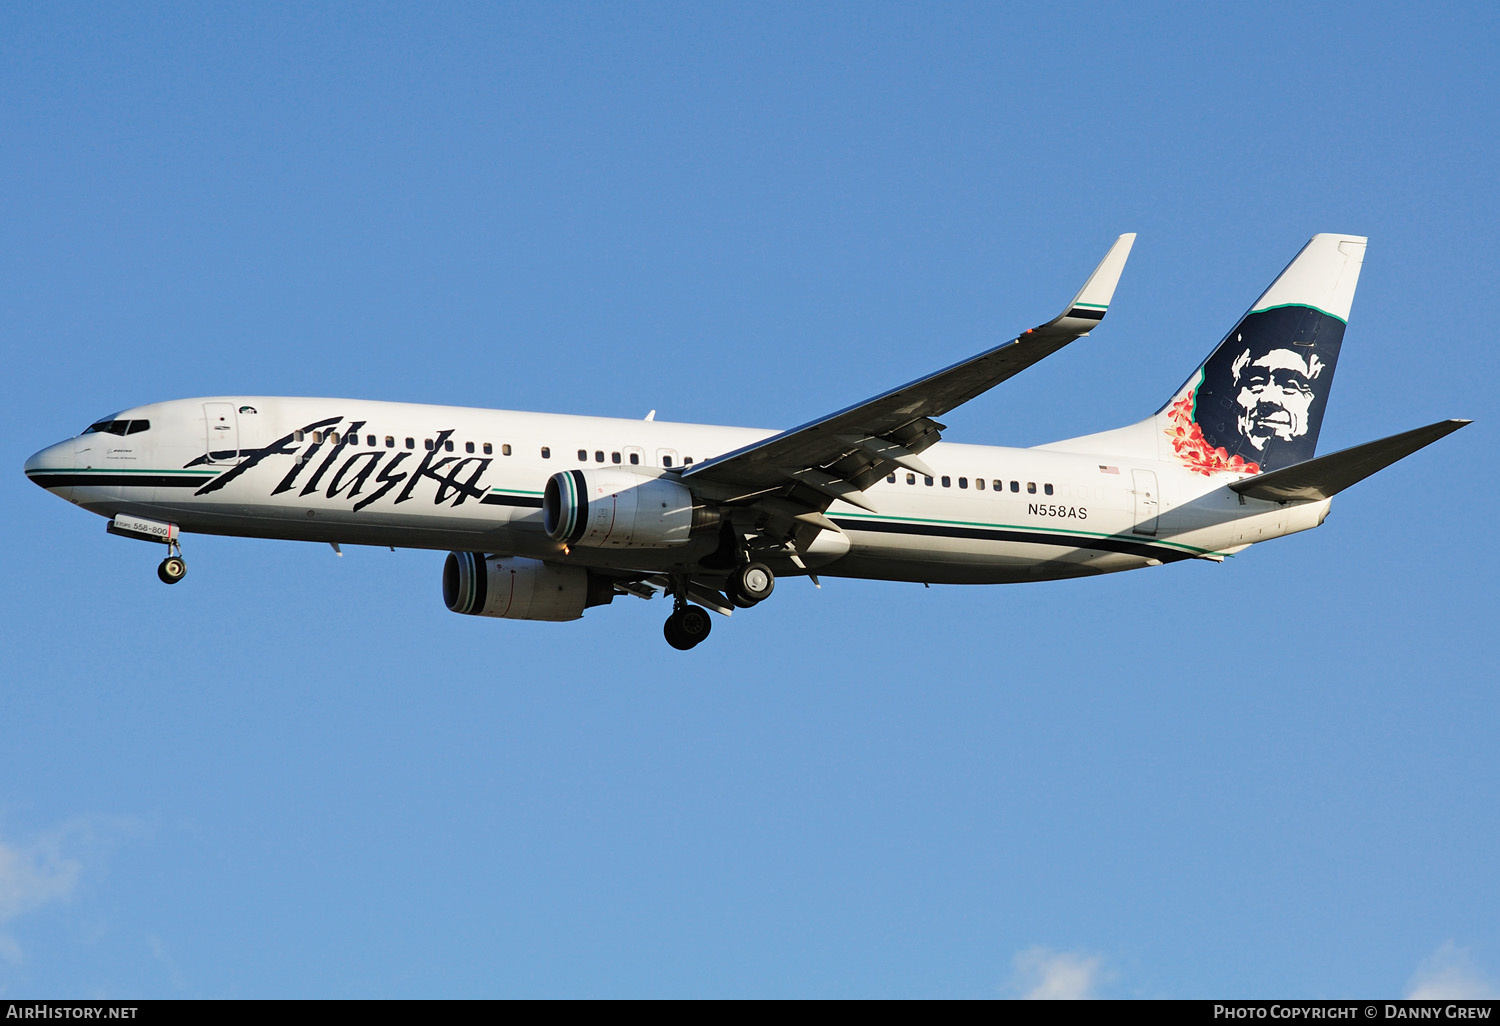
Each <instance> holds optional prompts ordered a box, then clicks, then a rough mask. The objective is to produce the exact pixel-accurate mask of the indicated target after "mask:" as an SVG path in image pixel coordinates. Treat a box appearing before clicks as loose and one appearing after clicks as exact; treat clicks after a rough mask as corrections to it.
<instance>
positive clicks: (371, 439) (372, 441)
mask: <svg viewBox="0 0 1500 1026" xmlns="http://www.w3.org/2000/svg"><path fill="white" fill-rule="evenodd" d="M365 444H366V445H368V446H369V447H370V448H372V449H373V448H375V436H374V435H365Z"/></svg>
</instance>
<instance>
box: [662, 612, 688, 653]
mask: <svg viewBox="0 0 1500 1026" xmlns="http://www.w3.org/2000/svg"><path fill="white" fill-rule="evenodd" d="M661 633H662V636H663V637H665V638H666V639H667V644H668V645H671V646H672V647H673V648H675V649H677V651H679V652H686V651H687V650H688V649H690V648H692V647H693V643H692V642H691V641H688V640H687V639H686V638H684V637H683V636H682V634H681V633H680V632H679V631H678V630H677V618H676V617H675V616H669V617H667V622H666V623H664V624H662V628H661Z"/></svg>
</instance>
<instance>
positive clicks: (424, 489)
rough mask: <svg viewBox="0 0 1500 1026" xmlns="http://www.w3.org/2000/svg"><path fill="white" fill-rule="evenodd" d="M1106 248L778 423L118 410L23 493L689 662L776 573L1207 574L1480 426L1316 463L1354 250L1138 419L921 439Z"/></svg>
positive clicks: (1301, 275)
mask: <svg viewBox="0 0 1500 1026" xmlns="http://www.w3.org/2000/svg"><path fill="white" fill-rule="evenodd" d="M1134 241H1135V236H1134V235H1133V234H1127V235H1121V236H1120V237H1119V238H1118V239H1117V240H1116V241H1115V243H1114V244H1113V245H1112V246H1111V247H1110V249H1109V251H1108V252H1107V253H1106V254H1105V257H1104V259H1103V261H1102V262H1101V263H1100V264H1099V266H1098V267H1097V268H1096V269H1095V270H1094V272H1093V274H1091V275H1090V276H1089V278H1088V280H1087V281H1086V282H1085V283H1084V285H1083V288H1082V289H1080V290H1079V292H1078V294H1077V295H1076V296H1075V297H1074V298H1073V300H1072V302H1070V303H1069V304H1068V305H1067V306H1066V307H1064V309H1063V312H1062V313H1061V314H1059V315H1058V316H1056V317H1054V318H1053V319H1052V320H1050V321H1047V322H1046V323H1044V324H1041V325H1039V326H1037V327H1034V328H1031V329H1030V330H1028V331H1026V332H1024V333H1022V334H1021V335H1019V336H1018V337H1016V338H1014V339H1012V340H1010V341H1009V342H1006V343H1004V344H1003V345H999V346H996V347H994V348H992V349H989V350H986V351H985V352H982V353H979V354H978V355H976V356H973V357H970V358H969V359H966V360H963V361H961V362H959V363H956V364H953V365H952V366H950V367H947V368H945V369H943V370H940V371H937V372H936V373H933V374H929V375H927V376H925V377H922V378H918V379H917V380H915V381H912V382H910V383H908V384H905V385H902V386H900V387H899V388H894V389H891V390H890V391H887V392H884V393H882V394H880V395H877V396H875V397H873V398H870V399H867V400H865V401H864V402H860V403H856V404H855V405H853V406H849V407H846V408H845V409H842V410H839V411H837V412H835V413H830V414H828V415H827V416H824V417H820V418H818V419H816V420H812V421H809V422H807V423H806V424H803V425H801V426H800V427H794V428H791V429H789V430H784V431H771V430H756V429H750V428H736V427H720V426H714V425H701V424H677V423H668V422H664V421H657V420H655V419H654V417H655V411H654V410H653V411H652V413H651V414H650V415H648V416H647V417H646V418H645V419H644V420H624V419H610V418H602V417H588V416H567V415H558V414H546V413H519V412H511V411H505V410H483V409H470V408H459V407H449V406H429V405H415V404H406V403H392V402H370V401H362V400H354V399H317V398H270V397H264V396H218V397H209V398H196V399H179V400H173V401H169V402H162V403H153V404H150V405H146V406H137V407H132V408H130V409H127V410H122V411H120V412H119V413H112V414H110V415H109V416H108V417H105V418H103V419H101V420H97V421H94V422H93V423H92V424H91V425H90V426H89V427H88V429H87V430H86V431H84V432H83V433H82V434H80V435H78V436H77V437H74V438H70V439H67V440H66V441H62V442H58V443H57V444H55V445H52V446H49V447H47V448H45V449H42V450H41V451H40V452H37V453H36V454H35V455H33V456H32V457H31V458H30V459H29V460H27V461H26V467H25V471H26V475H27V477H28V478H30V479H31V480H32V481H35V482H36V483H37V484H38V485H40V486H41V487H43V488H45V489H47V490H48V491H51V492H53V493H55V494H56V495H58V496H59V497H61V498H63V499H66V500H68V501H70V502H72V503H74V504H76V505H78V506H81V507H83V508H84V509H86V510H88V511H90V512H92V513H97V514H99V515H100V516H103V517H105V518H107V519H108V521H109V522H108V524H107V525H106V526H107V530H109V531H110V532H112V533H114V534H117V535H121V536H124V537H129V538H138V539H145V540H149V541H154V542H156V543H158V544H164V545H165V546H166V558H165V559H163V560H162V562H161V564H160V566H159V567H158V569H157V574H158V576H159V577H160V578H161V580H162V581H164V582H166V583H168V584H175V583H177V582H179V581H181V580H182V579H183V577H184V575H185V574H186V572H187V564H186V563H185V562H184V560H183V558H182V547H181V541H180V539H181V536H182V535H183V534H184V533H192V532H197V533H203V534H219V535H238V536H246V537H256V538H280V539H291V540H300V541H313V542H323V543H329V544H331V545H332V546H333V548H334V549H335V551H338V552H339V553H340V554H342V549H341V548H340V546H341V545H344V544H360V545H385V546H390V547H391V548H393V549H394V548H395V547H396V546H403V547H413V548H423V549H436V550H443V549H447V550H449V552H448V555H447V557H446V560H445V562H444V564H443V570H442V592H443V600H444V602H445V604H446V605H447V607H448V608H449V609H450V610H452V611H453V612H455V613H465V614H470V615H475V616H487V617H502V618H510V619H523V620H554V621H566V620H575V619H578V618H579V617H581V616H582V615H583V612H584V610H585V609H588V608H591V607H593V606H598V605H606V604H608V603H610V602H612V601H613V600H614V598H615V597H616V596H621V595H633V596H638V597H641V598H651V597H654V596H656V595H658V594H660V595H668V596H670V597H671V599H672V604H673V609H672V613H671V615H670V616H669V617H668V618H667V621H666V624H665V626H664V628H663V633H664V635H665V637H666V640H667V642H668V643H669V644H670V645H672V647H674V648H676V649H681V650H686V649H691V648H693V647H694V646H696V645H698V644H699V643H700V642H702V641H703V640H704V639H705V638H706V637H708V634H709V631H710V629H711V628H712V621H711V618H710V616H709V611H710V610H711V611H713V612H716V613H720V614H725V615H728V614H730V613H731V612H732V611H733V610H734V609H735V608H741V609H748V608H750V607H753V606H755V605H758V604H759V603H761V602H763V601H765V600H766V599H767V598H769V597H770V596H771V593H772V591H773V589H774V588H775V586H776V581H777V579H778V578H779V577H806V578H809V579H810V580H811V581H812V583H814V584H817V585H819V586H820V587H821V583H820V576H827V577H853V578H867V579H880V580H891V581H910V582H920V583H926V584H938V583H948V584H994V583H1013V582H1024V581H1048V580H1057V579H1061V578H1073V577H1086V576H1092V575H1095V574H1103V573H1114V572H1117V571H1121V570H1132V569H1137V568H1142V567H1151V566H1159V565H1161V564H1164V563H1172V562H1177V561H1180V560H1186V559H1206V560H1212V561H1217V562H1222V561H1223V560H1224V559H1225V557H1227V556H1230V555H1233V554H1235V553H1237V552H1240V551H1242V550H1244V549H1245V548H1247V547H1249V546H1250V545H1253V544H1255V543H1257V542H1262V541H1267V540H1269V539H1272V538H1279V537H1282V536H1284V535H1288V534H1293V533H1295V532H1298V531H1304V530H1307V529H1309V528H1313V527H1317V526H1318V525H1320V524H1321V523H1322V522H1323V520H1324V518H1325V517H1326V516H1327V514H1328V510H1329V506H1330V500H1331V499H1332V497H1333V496H1334V495H1336V494H1337V493H1338V492H1340V491H1342V490H1343V489H1345V488H1347V487H1349V486H1350V485H1353V484H1355V483H1357V482H1358V481H1361V480H1363V479H1364V478H1366V477H1368V476H1370V475H1371V474H1373V473H1375V472H1376V471H1379V470H1381V469H1383V468H1385V467H1387V466H1389V465H1390V464H1392V463H1394V462H1396V461H1397V460H1399V459H1402V458H1403V457H1405V456H1408V455H1410V454H1411V453H1413V452H1415V451H1417V450H1418V449H1420V448H1422V447H1423V446H1426V445H1428V444H1430V443H1432V442H1434V441H1436V440H1437V439H1439V438H1442V437H1443V436H1445V435H1447V434H1449V433H1451V432H1453V431H1456V430H1457V429H1458V428H1460V427H1463V426H1464V425H1465V424H1467V423H1469V421H1467V420H1444V421H1439V422H1437V423H1435V424H1430V425H1427V426H1426V427H1420V428H1416V429H1414V430H1410V431H1405V432H1402V433H1401V434H1396V435H1392V436H1390V437H1387V438H1383V439H1380V440H1378V441H1374V442H1369V443H1366V444H1364V445H1358V446H1355V447H1353V448H1350V449H1345V450H1342V451H1340V452H1335V453H1332V454H1329V455H1324V456H1317V455H1316V454H1315V449H1316V445H1317V440H1318V433H1319V430H1320V428H1321V426H1322V421H1323V414H1324V411H1325V408H1326V404H1327V398H1328V391H1329V386H1330V384H1331V383H1332V380H1333V375H1334V370H1335V368H1336V366H1337V362H1338V355H1339V349H1340V346H1341V344H1342V342H1343V337H1344V331H1345V327H1346V325H1347V322H1348V318H1349V308H1350V305H1351V303H1352V301H1353V297H1354V290H1355V285H1356V284H1357V282H1358V279H1359V272H1360V268H1361V265H1362V264H1363V261H1364V254H1365V245H1366V240H1365V239H1364V238H1362V237H1359V236H1353V235H1333V234H1320V235H1315V236H1314V237H1313V238H1312V239H1311V240H1310V241H1309V242H1308V243H1307V244H1306V245H1305V246H1304V247H1303V248H1302V250H1301V251H1300V252H1299V253H1298V254H1297V256H1296V257H1295V258H1294V259H1293V260H1292V262H1291V263H1290V264H1289V265H1288V266H1287V267H1286V269H1285V270H1284V271H1282V273H1281V274H1280V275H1279V276H1278V277H1277V278H1276V279H1275V280H1274V281H1273V282H1272V284H1271V286H1270V287H1269V288H1268V289H1266V291H1265V292H1264V293H1263V294H1262V295H1261V297H1260V298H1259V299H1258V300H1257V301H1256V302H1255V303H1254V304H1253V305H1252V306H1251V307H1250V309H1249V311H1248V312H1246V313H1245V314H1244V316H1243V317H1241V318H1240V320H1239V321H1238V322H1237V323H1236V324H1235V326H1234V327H1233V328H1232V329H1231V330H1230V331H1229V333H1228V334H1227V335H1226V336H1224V338H1223V340H1222V341H1221V342H1220V343H1219V344H1218V346H1216V347H1215V348H1214V350H1213V351H1212V352H1211V353H1210V354H1209V356H1208V358H1207V359H1206V360H1204V361H1203V362H1202V363H1200V364H1198V365H1197V367H1196V369H1195V370H1194V371H1193V372H1192V374H1190V375H1189V376H1188V379H1187V381H1186V382H1184V383H1183V385H1182V386H1181V387H1180V388H1179V389H1178V390H1177V391H1176V392H1174V393H1173V394H1172V396H1171V398H1169V399H1168V400H1167V402H1166V403H1165V404H1164V405H1163V406H1162V407H1161V408H1160V409H1159V410H1157V411H1156V412H1155V413H1153V414H1152V415H1151V416H1148V417H1146V418H1145V419H1144V420H1141V421H1139V422H1137V423H1135V424H1130V425H1127V426H1125V427H1122V428H1117V429H1115V430H1111V431H1104V432H1101V433H1097V434H1089V435H1084V436H1081V437H1077V438H1070V439H1065V440H1062V441H1057V442H1052V443H1049V444H1046V445H1039V446H1034V447H1031V448H1024V449H1021V448H1004V447H997V446H985V445H967V444H958V443H954V442H945V441H940V439H941V438H942V435H943V432H944V431H945V430H946V428H945V426H944V425H943V424H941V423H939V421H938V420H937V419H936V418H938V417H941V416H943V415H944V414H946V413H947V412H948V411H950V410H952V409H954V408H955V407H957V406H959V405H960V404H962V403H965V402H968V401H969V400H971V399H973V398H974V397H976V396H978V395H980V394H981V393H983V392H985V391H987V390H989V389H990V388H993V387H994V386H995V385H998V384H1000V383H1001V382H1003V381H1005V380H1007V379H1008V378H1010V377H1012V376H1013V375H1015V374H1018V373H1020V372H1021V371H1022V370H1024V369H1026V368H1027V367H1029V366H1031V365H1032V364H1034V363H1036V362H1038V361H1039V360H1042V359H1043V358H1045V357H1047V356H1049V355H1051V354H1052V353H1055V352H1057V351H1058V350H1060V349H1061V348H1063V347H1064V346H1066V345H1068V344H1069V343H1070V342H1073V341H1074V340H1075V339H1078V338H1081V337H1084V336H1086V335H1088V334H1089V333H1090V332H1091V331H1092V330H1093V329H1094V328H1096V327H1098V325H1099V324H1100V322H1101V321H1102V320H1103V318H1104V315H1105V313H1106V311H1107V310H1108V308H1109V304H1110V301H1111V299H1112V298H1113V295H1114V292H1115V286H1116V284H1117V283H1118V282H1119V279H1120V274H1121V272H1122V271H1123V269H1124V266H1125V261H1126V258H1127V257H1128V255H1129V253H1130V249H1131V246H1132V245H1133V243H1134Z"/></svg>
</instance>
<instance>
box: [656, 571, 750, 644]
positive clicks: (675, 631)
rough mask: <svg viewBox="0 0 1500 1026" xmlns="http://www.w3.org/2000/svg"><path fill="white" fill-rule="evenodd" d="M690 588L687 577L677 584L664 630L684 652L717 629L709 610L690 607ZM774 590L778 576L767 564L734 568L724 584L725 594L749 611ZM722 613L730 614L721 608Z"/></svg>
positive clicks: (670, 640)
mask: <svg viewBox="0 0 1500 1026" xmlns="http://www.w3.org/2000/svg"><path fill="white" fill-rule="evenodd" d="M688 587H689V584H688V579H687V578H686V577H685V576H684V577H682V578H679V579H678V580H677V581H676V582H675V584H674V586H673V603H674V605H673V608H672V615H671V616H669V617H667V622H666V624H665V625H664V626H663V627H662V634H663V635H665V636H666V639H667V644H669V645H671V646H672V647H673V648H675V649H678V650H680V651H683V652H686V651H687V650H688V649H690V648H694V647H696V646H697V645H698V644H700V643H701V642H702V641H703V639H705V638H707V637H708V632H709V631H711V630H713V626H714V625H713V621H712V620H711V619H710V618H709V615H708V610H706V609H703V608H702V607H700V606H695V605H691V604H689V602H688V600H687V596H688ZM775 589H776V575H775V574H773V573H771V568H770V567H768V566H766V565H765V564H764V563H744V564H742V565H740V566H739V567H737V568H735V570H734V572H733V573H731V574H730V575H729V579H728V580H727V581H725V583H724V593H725V595H727V596H728V598H729V601H730V602H732V603H734V604H735V605H736V606H738V607H739V608H741V609H749V608H750V607H751V606H754V605H757V604H759V603H761V602H763V601H765V600H766V599H767V598H769V597H770V595H771V592H772V591H774V590H775ZM710 604H712V603H710ZM720 611H721V612H727V610H722V609H721V610H720Z"/></svg>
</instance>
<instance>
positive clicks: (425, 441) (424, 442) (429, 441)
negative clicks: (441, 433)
mask: <svg viewBox="0 0 1500 1026" xmlns="http://www.w3.org/2000/svg"><path fill="white" fill-rule="evenodd" d="M422 445H423V447H425V448H426V449H427V451H428V452H431V451H432V439H430V438H424V439H422Z"/></svg>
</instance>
